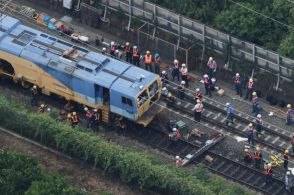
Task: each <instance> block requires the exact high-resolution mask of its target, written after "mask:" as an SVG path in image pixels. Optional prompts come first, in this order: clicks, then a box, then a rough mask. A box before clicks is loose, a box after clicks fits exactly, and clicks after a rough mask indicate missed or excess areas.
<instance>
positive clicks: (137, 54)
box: [133, 45, 141, 67]
mask: <svg viewBox="0 0 294 195" xmlns="http://www.w3.org/2000/svg"><path fill="white" fill-rule="evenodd" d="M140 56H141V53H140V51H139V49H138V47H137V46H136V45H135V46H134V47H133V64H134V65H135V66H138V67H139V66H140Z"/></svg>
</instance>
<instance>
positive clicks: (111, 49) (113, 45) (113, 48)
mask: <svg viewBox="0 0 294 195" xmlns="http://www.w3.org/2000/svg"><path fill="white" fill-rule="evenodd" d="M109 49H110V55H111V56H112V57H115V50H116V46H115V44H114V41H111V42H110V48H109Z"/></svg>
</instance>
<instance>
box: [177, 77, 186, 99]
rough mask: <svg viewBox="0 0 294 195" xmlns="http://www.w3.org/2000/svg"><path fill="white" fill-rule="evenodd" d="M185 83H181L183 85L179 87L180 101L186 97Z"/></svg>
mask: <svg viewBox="0 0 294 195" xmlns="http://www.w3.org/2000/svg"><path fill="white" fill-rule="evenodd" d="M185 84H186V82H185V81H181V84H180V85H179V87H178V92H179V97H180V99H184V97H185Z"/></svg>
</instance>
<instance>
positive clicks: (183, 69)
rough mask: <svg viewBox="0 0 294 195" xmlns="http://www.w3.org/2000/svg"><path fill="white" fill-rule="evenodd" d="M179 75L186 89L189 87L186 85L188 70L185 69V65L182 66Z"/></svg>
mask: <svg viewBox="0 0 294 195" xmlns="http://www.w3.org/2000/svg"><path fill="white" fill-rule="evenodd" d="M181 74H182V81H185V82H186V87H188V86H189V84H188V68H187V66H186V64H182V68H181Z"/></svg>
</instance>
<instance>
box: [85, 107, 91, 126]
mask: <svg viewBox="0 0 294 195" xmlns="http://www.w3.org/2000/svg"><path fill="white" fill-rule="evenodd" d="M84 111H85V114H86V119H87V128H90V127H91V126H92V123H93V112H92V111H90V110H89V109H88V108H87V107H85V108H84Z"/></svg>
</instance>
